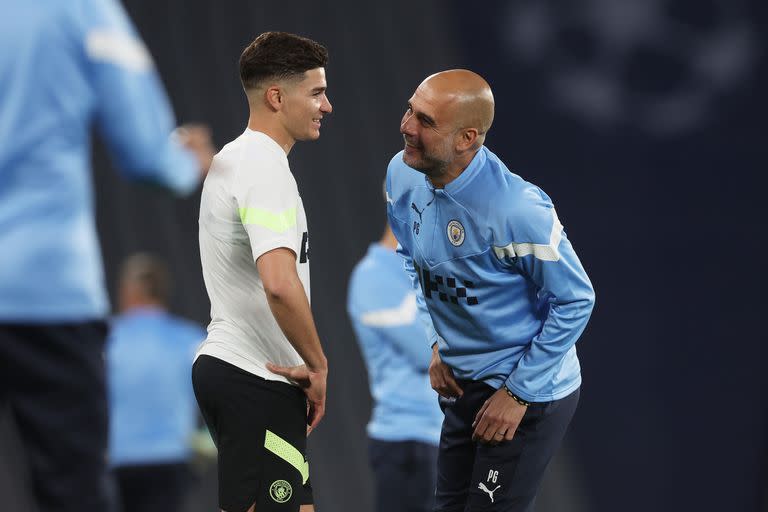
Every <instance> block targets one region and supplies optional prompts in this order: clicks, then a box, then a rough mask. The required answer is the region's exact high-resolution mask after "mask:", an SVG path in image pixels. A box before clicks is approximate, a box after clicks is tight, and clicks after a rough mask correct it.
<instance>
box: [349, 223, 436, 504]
mask: <svg viewBox="0 0 768 512" xmlns="http://www.w3.org/2000/svg"><path fill="white" fill-rule="evenodd" d="M396 248H397V240H396V239H395V235H394V234H392V229H390V227H389V224H387V226H386V229H385V231H384V235H383V236H382V237H381V239H380V240H379V241H378V242H377V243H373V244H371V245H370V247H369V248H368V252H367V253H366V254H365V257H364V258H363V259H362V260H361V261H360V262H359V263H358V264H357V265H356V266H355V268H354V270H353V271H352V277H351V278H350V281H349V291H348V294H347V312H348V313H349V317H350V319H351V320H352V327H353V328H354V330H355V335H356V337H357V341H358V343H359V344H360V347H361V349H362V352H363V357H364V358H365V363H366V367H367V368H368V381H369V385H370V389H371V395H372V396H373V401H374V405H373V413H372V415H371V421H370V423H368V438H369V449H368V454H369V458H370V463H371V469H372V470H373V473H374V477H375V485H376V510H377V511H378V512H392V511H401V512H430V511H431V510H432V506H433V504H434V497H435V480H436V477H437V474H436V471H437V444H438V441H439V439H440V425H441V423H442V421H443V414H442V412H441V411H440V408H439V406H438V404H437V400H436V396H435V392H434V391H433V390H432V388H431V387H430V385H429V374H428V373H427V370H428V368H429V363H430V359H431V355H432V352H431V350H430V349H429V345H428V343H427V342H426V341H427V340H426V334H425V332H424V325H423V324H422V323H421V321H420V320H419V319H418V318H417V314H416V313H417V306H416V293H415V292H414V290H413V287H412V286H411V282H410V279H409V278H408V275H407V274H406V273H405V271H404V270H403V260H402V258H400V256H398V255H397V253H396V252H395V249H396Z"/></svg>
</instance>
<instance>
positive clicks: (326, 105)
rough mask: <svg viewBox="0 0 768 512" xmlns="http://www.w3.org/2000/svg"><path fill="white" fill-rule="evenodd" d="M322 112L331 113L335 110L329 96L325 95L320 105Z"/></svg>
mask: <svg viewBox="0 0 768 512" xmlns="http://www.w3.org/2000/svg"><path fill="white" fill-rule="evenodd" d="M320 112H322V113H323V114H330V113H331V112H333V105H331V101H330V100H329V99H328V96H323V103H322V104H321V105H320Z"/></svg>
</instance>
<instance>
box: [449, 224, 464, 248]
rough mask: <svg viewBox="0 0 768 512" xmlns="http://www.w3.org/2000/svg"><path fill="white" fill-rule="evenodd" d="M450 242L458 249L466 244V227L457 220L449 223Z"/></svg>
mask: <svg viewBox="0 0 768 512" xmlns="http://www.w3.org/2000/svg"><path fill="white" fill-rule="evenodd" d="M447 231H448V241H449V242H451V243H452V244H453V245H455V246H456V247H458V246H460V245H461V244H463V243H464V226H462V225H461V222H459V221H457V220H452V221H451V222H449V223H448V230H447Z"/></svg>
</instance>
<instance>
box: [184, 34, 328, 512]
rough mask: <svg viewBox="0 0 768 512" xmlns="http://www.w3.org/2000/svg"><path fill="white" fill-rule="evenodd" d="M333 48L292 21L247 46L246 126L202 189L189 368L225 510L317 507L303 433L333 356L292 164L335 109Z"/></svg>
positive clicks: (243, 72)
mask: <svg viewBox="0 0 768 512" xmlns="http://www.w3.org/2000/svg"><path fill="white" fill-rule="evenodd" d="M327 62H328V51H327V50H326V49H325V47H323V46H322V45H320V44H319V43H317V42H315V41H312V40H310V39H306V38H304V37H299V36H296V35H294V34H288V33H285V32H265V33H263V34H261V35H259V36H258V37H257V38H256V39H254V40H253V42H251V44H249V45H248V46H247V47H246V48H245V50H243V52H242V54H241V56H240V79H241V81H242V85H243V88H244V90H245V94H246V97H247V99H248V106H249V118H248V126H247V127H246V129H245V131H244V132H243V133H242V134H241V135H240V136H238V137H237V138H236V139H235V140H233V141H232V142H230V143H229V144H227V145H226V146H224V148H223V149H222V150H221V151H220V152H219V153H218V154H217V155H216V157H215V158H214V161H213V165H212V167H211V172H210V173H209V174H208V176H207V177H206V179H205V184H204V185H203V194H202V197H201V200H200V259H201V262H202V266H203V277H204V280H205V287H206V290H207V292H208V297H209V298H210V301H211V323H210V324H209V325H208V336H207V338H206V340H205V343H204V344H203V345H202V347H201V348H200V350H199V351H198V353H197V356H196V360H195V363H194V366H193V368H192V380H193V385H194V389H195V396H196V397H197V402H198V405H199V406H200V411H201V412H202V414H203V418H205V422H206V424H207V425H208V428H209V430H210V432H211V435H212V437H213V440H214V441H215V443H216V447H217V448H218V462H219V464H218V470H219V505H220V507H221V508H222V509H223V510H226V511H227V512H244V511H246V510H248V511H253V510H254V508H255V510H256V511H258V512H267V511H271V510H274V511H284V512H289V511H299V510H302V511H303V512H307V511H311V510H314V497H313V493H312V487H311V484H310V482H309V464H308V462H307V461H306V444H307V440H306V437H307V435H308V433H309V429H312V428H314V427H315V426H316V425H317V424H318V422H319V421H320V419H321V418H322V417H323V414H324V413H325V393H326V391H325V390H326V379H327V377H328V362H327V360H326V357H325V354H324V353H323V348H322V346H321V344H320V338H319V336H318V334H317V328H316V327H315V321H314V318H313V316H312V309H311V308H310V304H309V299H310V288H309V232H308V230H307V217H306V214H305V212H304V205H303V203H302V200H301V196H300V195H299V190H298V187H297V185H296V180H295V179H294V177H293V174H292V173H291V169H290V166H289V164H288V153H289V152H290V151H291V149H292V148H293V146H294V144H295V143H296V141H301V140H316V139H318V138H319V137H320V126H321V122H320V121H321V119H322V118H323V116H325V115H327V114H330V113H331V104H330V102H329V100H328V97H327V96H326V89H327V84H326V79H325V65H326V63H327Z"/></svg>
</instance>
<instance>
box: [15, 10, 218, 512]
mask: <svg viewBox="0 0 768 512" xmlns="http://www.w3.org/2000/svg"><path fill="white" fill-rule="evenodd" d="M0 76H2V80H0V98H2V105H1V106H0V139H1V140H2V141H3V142H2V144H0V248H2V255H0V401H2V402H5V404H6V405H7V409H8V410H10V411H11V414H12V415H13V418H14V419H15V422H16V424H17V430H18V431H19V432H20V435H21V440H22V444H23V450H24V452H25V454H26V457H27V459H28V464H29V466H30V472H31V475H30V479H29V480H30V481H31V485H32V492H33V494H34V496H35V499H36V501H37V504H38V506H39V508H40V509H41V510H57V511H68V510H77V511H80V512H84V511H99V512H102V511H103V510H105V509H106V493H105V488H104V485H103V483H104V477H105V475H106V472H105V470H106V466H105V465H106V451H107V400H106V380H105V379H106V377H105V372H104V357H103V353H104V342H105V337H106V334H107V331H106V324H105V322H104V318H105V316H106V315H107V312H108V309H109V308H108V301H107V294H106V290H105V286H104V277H103V269H102V264H101V255H100V250H99V245H98V241H97V237H96V228H95V221H94V215H93V214H94V212H93V209H94V207H93V197H92V185H91V176H90V172H91V169H90V156H91V155H90V149H91V137H90V133H91V132H90V131H91V128H92V127H93V125H94V124H95V125H96V127H97V128H98V130H99V132H100V134H101V135H102V136H103V138H104V140H105V142H106V144H107V146H108V148H109V150H110V152H111V154H112V156H113V157H114V160H115V163H116V164H117V166H118V167H119V168H120V169H121V170H122V171H123V172H124V173H125V174H126V176H128V177H130V178H132V179H137V180H146V181H152V182H156V183H158V184H161V185H164V186H166V187H168V188H169V189H171V190H173V191H175V192H177V193H179V194H186V193H189V192H191V191H192V190H193V189H195V187H196V186H197V185H198V183H199V182H200V179H201V176H202V174H203V172H204V171H205V170H207V168H208V165H209V163H210V160H211V158H212V155H213V148H212V146H211V142H210V135H209V134H208V132H207V129H204V128H201V127H190V128H188V129H185V130H183V131H182V132H181V133H180V134H179V135H180V136H179V137H176V138H175V139H172V138H170V137H169V136H170V134H171V131H172V130H173V128H174V118H173V113H172V111H171V108H170V105H169V102H168V99H167V97H166V95H165V92H164V90H163V87H162V85H161V83H160V79H159V77H158V75H157V72H156V71H155V69H154V65H153V62H152V59H151V57H150V55H149V53H148V52H147V49H146V48H145V46H144V44H143V43H142V41H141V40H140V39H139V37H138V36H137V34H136V31H135V29H134V27H133V25H132V24H131V22H130V20H129V18H128V17H127V15H126V13H125V12H124V10H123V8H122V6H121V5H120V3H119V2H117V1H115V0H71V1H67V2H58V1H52V0H6V1H4V2H3V16H1V17H0ZM180 142H184V143H186V144H187V145H188V146H189V147H190V148H191V150H190V149H185V148H184V147H183V146H182V145H181V144H180Z"/></svg>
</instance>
